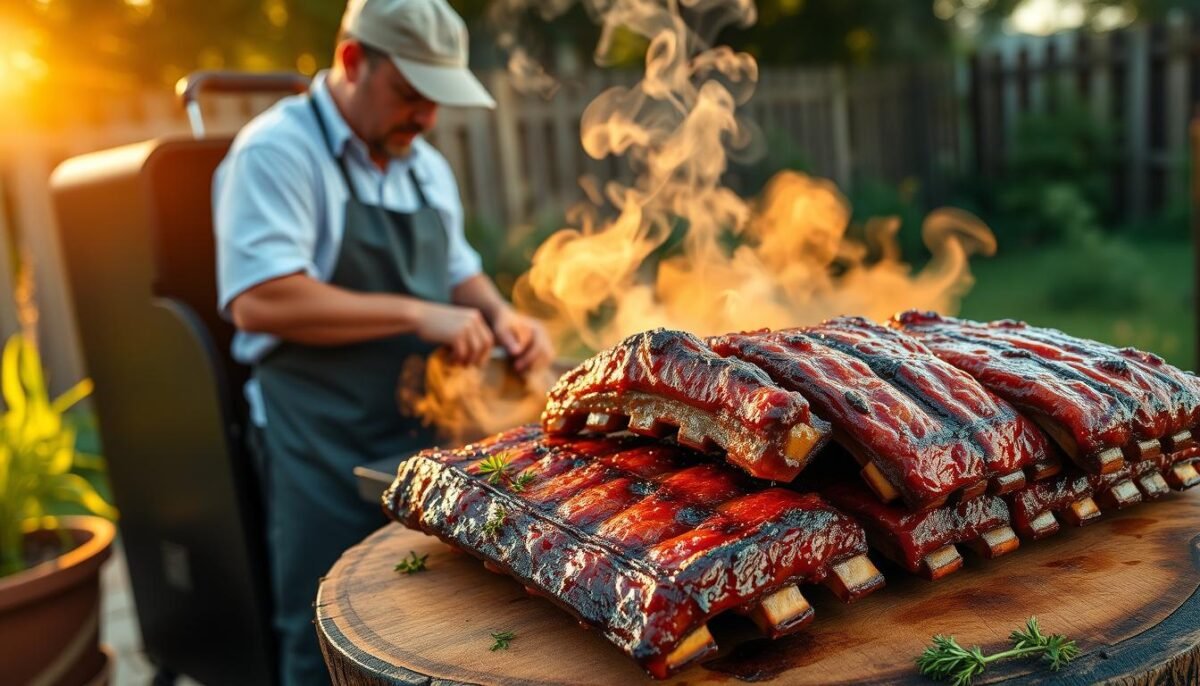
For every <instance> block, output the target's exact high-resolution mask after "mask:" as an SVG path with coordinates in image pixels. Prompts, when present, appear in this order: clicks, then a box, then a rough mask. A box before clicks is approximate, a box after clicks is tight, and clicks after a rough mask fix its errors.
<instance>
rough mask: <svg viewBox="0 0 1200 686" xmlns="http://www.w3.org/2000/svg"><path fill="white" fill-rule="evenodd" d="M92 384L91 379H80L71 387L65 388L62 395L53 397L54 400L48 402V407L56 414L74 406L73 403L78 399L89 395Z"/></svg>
mask: <svg viewBox="0 0 1200 686" xmlns="http://www.w3.org/2000/svg"><path fill="white" fill-rule="evenodd" d="M92 386H93V384H92V380H91V379H84V380H83V381H80V382H79V383H77V384H75V385H74V386H72V387H71V388H69V389H67V390H66V391H65V392H64V393H63V394H62V395H60V396H58V397H57V398H55V399H54V402H52V403H50V409H51V410H52V411H54V412H56V413H58V414H62V413H64V412H66V411H67V410H69V409H71V408H72V407H74V406H75V404H76V403H78V402H79V401H80V400H83V399H84V398H86V397H88V396H89V395H91V394H92Z"/></svg>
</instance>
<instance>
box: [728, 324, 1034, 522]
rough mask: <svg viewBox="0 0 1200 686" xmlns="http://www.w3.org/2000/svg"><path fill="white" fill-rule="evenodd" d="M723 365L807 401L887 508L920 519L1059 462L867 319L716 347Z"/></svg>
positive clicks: (959, 377) (965, 379)
mask: <svg viewBox="0 0 1200 686" xmlns="http://www.w3.org/2000/svg"><path fill="white" fill-rule="evenodd" d="M708 343H709V345H710V346H711V347H712V349H713V350H714V351H715V352H717V353H718V354H720V355H725V356H729V357H736V358H739V359H742V360H745V361H747V362H751V363H753V364H755V365H757V366H759V367H761V368H762V369H764V370H765V371H766V372H767V373H768V374H770V376H771V378H772V379H773V380H774V381H775V382H776V383H778V384H779V385H781V386H783V387H784V388H788V389H791V390H794V391H797V392H799V393H801V394H802V395H803V396H804V397H805V398H806V399H807V400H808V401H809V402H810V403H811V404H812V406H813V408H814V410H815V411H816V412H818V413H820V415H821V416H822V417H825V418H827V419H829V420H830V422H831V423H832V424H833V427H834V436H835V438H836V439H837V441H838V442H839V443H841V444H842V445H843V446H845V447H846V448H847V449H848V450H849V451H850V452H851V454H853V455H854V456H855V457H856V459H857V460H858V461H859V463H860V464H861V465H863V468H864V469H863V476H864V477H865V478H866V481H867V483H868V484H870V485H871V488H872V489H873V490H874V491H875V492H876V494H877V495H879V497H880V498H881V499H882V500H884V501H890V500H892V499H894V498H895V497H896V496H901V497H903V499H904V501H905V503H906V504H907V505H908V506H909V507H910V508H913V509H918V510H921V509H929V508H935V507H939V506H941V505H942V504H944V503H945V502H946V500H947V498H948V497H949V496H950V495H951V494H953V493H955V492H958V493H959V495H960V496H962V497H965V498H967V499H969V498H971V497H975V496H978V495H980V494H981V493H982V492H983V491H984V490H985V488H986V487H987V480H988V479H991V480H992V487H993V491H994V492H1007V491H1010V490H1015V489H1016V488H1019V487H1021V486H1022V485H1024V482H1025V476H1024V474H1023V472H1022V469H1023V468H1025V467H1032V466H1033V465H1035V464H1040V465H1045V464H1046V463H1047V462H1049V461H1050V458H1049V456H1048V450H1047V443H1046V440H1045V438H1044V436H1043V435H1042V434H1041V432H1040V431H1039V430H1038V429H1037V428H1036V427H1034V426H1033V425H1032V424H1031V423H1030V422H1029V421H1028V420H1027V419H1025V418H1024V417H1022V416H1020V415H1019V414H1017V412H1016V411H1015V410H1014V409H1013V408H1012V407H1011V406H1010V405H1008V404H1007V403H1005V402H1004V401H1002V400H1000V399H999V398H996V397H995V396H993V395H991V394H990V393H988V392H987V391H986V390H985V389H984V388H983V387H981V386H980V385H979V383H978V382H977V381H975V380H974V379H973V378H971V376H969V375H968V374H965V373H964V372H961V371H959V370H957V369H955V368H954V367H952V366H950V365H949V364H947V363H946V362H943V361H942V360H940V359H938V358H937V357H935V356H934V355H933V354H932V353H931V352H929V351H928V350H926V349H924V347H923V346H921V345H920V343H919V342H917V341H915V340H913V339H912V338H910V337H908V336H905V335H904V334H902V333H900V332H896V331H892V330H889V329H886V328H884V327H881V326H878V325H875V324H872V323H870V322H868V321H866V320H864V319H858V318H854V319H851V318H842V319H835V320H831V321H829V322H826V323H824V324H822V325H820V326H815V327H807V328H803V329H789V330H785V331H777V332H767V331H760V332H755V333H750V334H731V335H727V336H717V337H714V338H711V339H709V341H708Z"/></svg>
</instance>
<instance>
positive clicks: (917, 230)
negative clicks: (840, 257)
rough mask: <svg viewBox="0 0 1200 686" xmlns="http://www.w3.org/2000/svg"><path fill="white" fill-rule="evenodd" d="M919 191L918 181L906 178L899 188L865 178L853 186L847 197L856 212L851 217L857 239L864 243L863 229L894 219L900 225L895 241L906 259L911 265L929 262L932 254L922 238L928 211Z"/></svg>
mask: <svg viewBox="0 0 1200 686" xmlns="http://www.w3.org/2000/svg"><path fill="white" fill-rule="evenodd" d="M919 191H920V183H919V182H918V181H917V180H916V179H915V178H909V179H906V180H905V181H904V182H903V183H901V184H900V185H899V186H893V185H891V184H888V183H885V182H883V181H879V180H877V179H862V180H860V181H857V182H856V183H854V185H853V186H852V187H851V188H850V191H849V194H848V195H847V199H848V200H849V202H850V207H851V209H852V210H853V213H854V214H853V215H852V217H851V222H852V223H853V224H854V227H855V228H854V231H853V235H854V237H855V238H857V239H859V240H865V236H864V235H859V234H862V233H864V232H863V231H862V227H864V226H866V224H867V223H868V222H871V221H875V220H881V219H884V220H886V219H888V218H894V219H895V220H896V221H898V222H899V223H900V229H899V231H897V233H896V242H897V243H898V244H899V246H900V253H901V255H902V256H903V257H904V259H905V260H907V261H908V262H910V263H917V262H920V261H922V260H924V259H926V258H927V257H928V255H929V251H928V249H926V247H925V243H924V240H923V239H922V237H921V225H922V223H923V222H924V220H925V215H926V211H925V209H924V208H923V207H922V206H921V203H920V199H919V197H918V195H919Z"/></svg>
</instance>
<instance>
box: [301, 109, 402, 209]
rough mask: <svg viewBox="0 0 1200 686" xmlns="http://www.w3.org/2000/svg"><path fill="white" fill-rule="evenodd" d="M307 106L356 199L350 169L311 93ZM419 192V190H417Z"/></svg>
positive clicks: (327, 148) (356, 193) (348, 188)
mask: <svg viewBox="0 0 1200 686" xmlns="http://www.w3.org/2000/svg"><path fill="white" fill-rule="evenodd" d="M308 106H309V107H310V108H312V112H313V116H314V117H316V118H317V128H319V129H321V140H323V141H325V149H326V150H328V151H329V156H330V157H331V158H333V161H334V162H335V163H336V164H337V166H338V169H340V170H341V172H342V179H343V180H344V181H345V182H346V190H347V191H348V192H349V193H350V197H351V198H354V199H355V200H356V201H357V200H358V191H356V190H355V189H354V181H352V180H351V179H350V171H349V170H348V169H346V161H345V160H344V159H342V157H341V155H338V154H337V152H336V151H335V150H334V149H333V142H332V141H330V140H329V128H328V127H327V126H326V125H325V117H323V116H321V108H320V107H317V101H316V99H314V98H313V97H312V96H311V95H310V96H308ZM417 192H418V193H420V191H419V190H418V191H417Z"/></svg>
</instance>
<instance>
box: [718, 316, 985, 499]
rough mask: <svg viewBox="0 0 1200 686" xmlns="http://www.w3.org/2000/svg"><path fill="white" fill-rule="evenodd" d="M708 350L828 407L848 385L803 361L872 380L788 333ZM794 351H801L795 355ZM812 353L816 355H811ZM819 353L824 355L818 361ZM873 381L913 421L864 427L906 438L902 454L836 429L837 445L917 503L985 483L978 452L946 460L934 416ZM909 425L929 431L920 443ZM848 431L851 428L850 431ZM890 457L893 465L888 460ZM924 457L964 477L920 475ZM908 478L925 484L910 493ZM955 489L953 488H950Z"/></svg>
mask: <svg viewBox="0 0 1200 686" xmlns="http://www.w3.org/2000/svg"><path fill="white" fill-rule="evenodd" d="M712 344H713V345H714V346H715V347H716V348H717V349H720V350H724V351H726V352H727V353H728V354H730V355H733V356H740V355H745V356H747V357H754V358H758V359H760V360H762V361H763V363H764V364H769V365H770V366H771V367H779V368H780V369H781V370H782V373H781V375H780V377H779V380H780V382H781V384H782V385H784V386H786V387H791V386H792V384H793V383H794V382H797V381H798V382H799V385H800V386H812V387H813V388H812V389H809V390H805V391H803V392H804V393H810V392H811V393H814V394H817V395H822V396H830V402H831V403H833V404H837V403H838V400H836V399H835V396H837V394H836V393H831V392H830V391H833V390H839V389H842V388H844V387H846V386H847V385H848V384H847V383H845V379H844V377H843V376H842V375H840V374H839V372H838V371H836V370H835V371H828V370H825V369H823V367H822V365H820V364H816V363H815V362H808V361H806V360H808V358H811V360H821V359H824V360H825V361H827V362H830V363H831V364H832V363H833V362H836V363H837V366H838V367H842V368H845V367H848V366H853V365H860V366H861V369H859V370H854V371H853V372H852V373H853V374H854V375H855V376H856V377H857V376H859V375H864V374H865V375H873V372H872V371H871V370H870V366H869V365H867V364H866V363H865V362H863V361H861V360H859V359H858V358H857V357H855V356H852V355H845V354H843V353H841V352H840V351H838V350H836V349H834V348H831V347H829V346H822V345H820V344H819V343H818V342H816V341H813V340H811V339H809V338H807V337H804V336H801V335H798V334H797V333H796V332H795V331H792V332H788V333H787V334H783V333H782V332H781V334H780V335H775V336H773V335H771V334H768V333H762V332H759V333H755V334H735V335H730V336H723V337H716V338H714V339H712ZM797 348H798V349H800V350H797ZM813 349H816V350H815V351H814V350H813ZM821 350H825V351H828V352H827V353H825V354H824V355H821V354H820V351H821ZM810 351H812V352H817V353H818V354H816V355H813V354H811V353H810ZM806 355H807V357H806ZM793 366H795V367H798V368H797V369H796V370H795V371H796V374H797V376H796V378H794V379H791V378H785V377H790V376H791V374H789V373H788V370H789V368H790V367H793ZM806 366H811V367H813V373H812V374H810V373H809V372H807V371H801V369H800V368H799V367H806ZM877 381H878V382H879V383H880V384H881V385H882V386H883V387H884V388H887V389H888V390H889V392H891V393H892V394H894V395H895V397H896V398H897V402H900V399H903V400H904V401H905V402H907V403H908V407H909V408H910V409H911V412H912V413H913V419H911V420H907V421H905V420H901V419H900V418H899V417H896V416H894V415H893V416H892V417H891V418H890V419H889V420H887V421H884V420H883V419H881V418H876V417H873V416H869V417H867V418H865V419H864V420H863V421H865V422H867V423H868V424H871V425H873V426H874V425H878V426H879V427H880V428H881V429H882V430H883V431H884V432H885V433H891V432H892V431H895V432H898V433H900V434H901V435H903V436H905V440H906V443H905V445H906V450H905V451H904V452H903V454H902V455H900V456H897V454H896V452H895V451H891V452H889V451H888V449H887V446H883V445H879V444H878V439H874V438H873V439H872V440H871V441H864V440H861V439H860V438H859V437H858V435H857V434H856V433H855V432H854V431H843V430H841V429H839V430H837V431H835V436H837V437H838V438H839V440H842V441H849V442H851V443H852V444H854V445H856V446H861V447H862V448H863V449H864V450H865V451H866V455H865V456H866V457H867V458H869V459H870V461H871V462H873V463H874V464H875V465H876V466H877V467H878V468H879V469H881V470H882V471H883V472H884V474H885V475H886V476H887V477H888V479H889V481H891V483H892V484H893V485H895V486H896V487H897V488H899V489H900V490H901V491H902V492H904V493H905V494H906V497H910V496H911V497H913V498H920V499H922V500H924V499H927V498H936V497H939V496H945V495H948V494H949V493H951V492H953V491H954V490H957V489H958V488H962V487H964V486H967V485H970V484H971V483H976V482H979V481H983V480H985V479H987V472H988V470H987V465H986V462H985V461H984V460H983V459H981V457H980V455H979V454H978V452H977V451H971V450H970V449H969V448H967V449H966V450H967V452H966V454H965V455H953V454H951V452H950V448H952V447H953V442H951V441H950V440H947V439H946V436H947V434H948V433H949V432H948V431H947V428H946V426H945V422H943V421H939V418H938V417H937V416H934V415H931V414H930V413H929V412H928V411H927V410H926V409H924V406H923V404H922V403H918V402H915V401H913V400H912V399H911V398H910V397H909V394H907V393H905V392H903V391H902V389H898V388H896V386H895V385H894V384H892V383H889V382H888V381H887V380H886V379H882V378H877ZM818 389H819V390H818ZM850 392H853V391H850ZM841 397H842V398H843V399H846V402H847V403H849V404H850V406H851V407H855V403H854V401H853V400H850V399H848V398H847V396H845V395H844V394H843V395H842V396H841ZM821 403H822V404H823V403H824V401H821ZM839 421H842V420H839ZM845 421H846V422H848V423H850V424H851V425H852V424H853V420H851V419H845ZM914 425H918V426H921V427H922V428H925V429H928V431H926V432H924V434H923V435H922V436H921V437H918V436H917V434H916V433H914V431H913V426H914ZM851 428H853V427H852V426H851ZM852 451H853V447H852ZM889 456H891V458H894V459H889ZM926 457H930V458H932V459H936V460H937V461H938V463H939V464H944V465H950V464H953V465H954V468H955V469H956V470H961V472H962V475H963V476H959V477H955V478H953V479H950V478H946V479H942V478H941V477H935V476H932V475H931V473H930V472H929V470H928V469H927V468H926V469H922V465H923V462H922V460H923V459H924V458H926ZM901 458H902V459H901ZM976 472H977V473H976ZM973 473H975V474H974V475H973V476H969V475H970V474H973ZM912 474H917V475H922V476H920V480H921V481H923V482H926V484H925V485H924V486H922V487H919V488H913V487H911V486H910V485H909V483H908V481H909V479H908V478H906V477H907V476H908V475H912ZM933 482H936V483H937V484H938V486H937V487H936V488H934V487H931V485H930V484H931V483H933ZM958 482H961V483H958ZM955 483H957V486H954V487H953V488H950V486H952V485H953V484H955Z"/></svg>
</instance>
